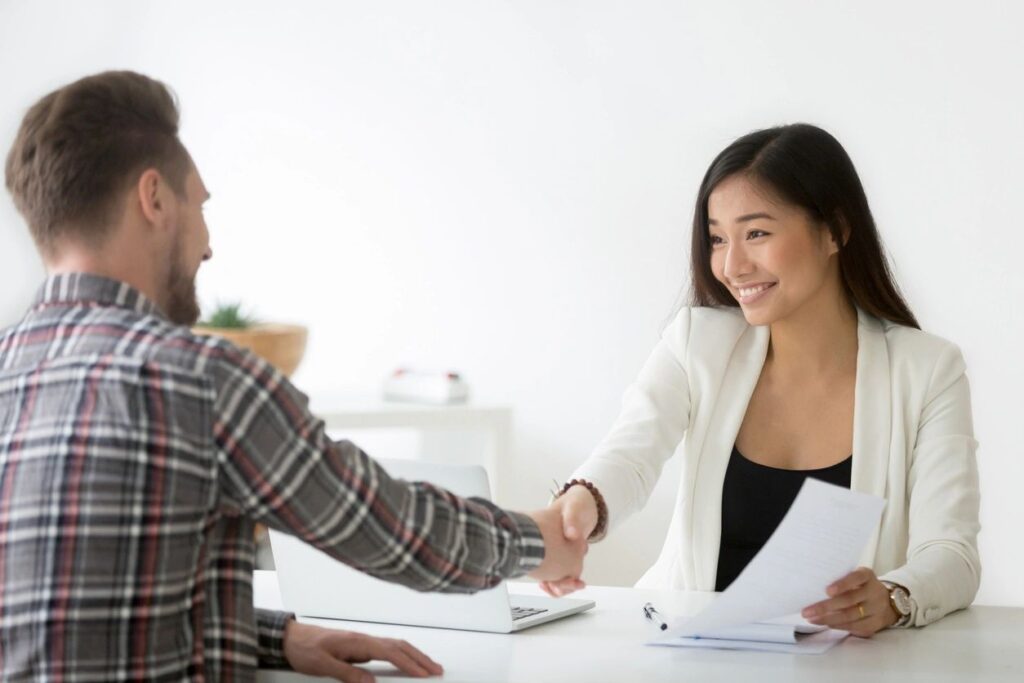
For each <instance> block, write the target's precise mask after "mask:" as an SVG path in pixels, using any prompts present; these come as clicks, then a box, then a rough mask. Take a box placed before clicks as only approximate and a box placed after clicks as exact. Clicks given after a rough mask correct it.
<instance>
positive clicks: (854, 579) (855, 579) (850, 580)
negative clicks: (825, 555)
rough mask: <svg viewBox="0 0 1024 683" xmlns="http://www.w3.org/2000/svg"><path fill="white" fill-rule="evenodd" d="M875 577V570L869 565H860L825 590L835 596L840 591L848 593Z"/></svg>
mask: <svg viewBox="0 0 1024 683" xmlns="http://www.w3.org/2000/svg"><path fill="white" fill-rule="evenodd" d="M874 578H875V573H874V572H873V571H871V570H870V569H868V568H867V567H859V568H857V569H854V570H853V571H852V572H850V573H849V574H847V575H846V576H844V577H843V578H841V579H839V580H838V581H836V582H835V583H833V584H832V585H831V586H829V587H828V588H826V589H825V592H826V593H828V595H829V596H830V597H835V596H837V595H839V594H840V593H846V592H848V591H852V590H854V589H856V588H858V587H859V586H863V585H864V584H866V583H868V582H869V581H871V580H872V579H874Z"/></svg>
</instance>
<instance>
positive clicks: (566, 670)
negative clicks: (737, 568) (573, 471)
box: [255, 572, 1024, 683]
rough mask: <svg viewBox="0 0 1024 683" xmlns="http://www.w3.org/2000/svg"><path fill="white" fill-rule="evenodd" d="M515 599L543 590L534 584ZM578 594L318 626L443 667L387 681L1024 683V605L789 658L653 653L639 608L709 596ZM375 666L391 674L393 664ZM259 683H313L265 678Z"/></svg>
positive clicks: (273, 587)
mask: <svg viewBox="0 0 1024 683" xmlns="http://www.w3.org/2000/svg"><path fill="white" fill-rule="evenodd" d="M510 587H511V590H512V591H513V592H520V593H531V594H536V593H538V589H537V587H536V586H535V585H533V584H522V583H513V584H510ZM255 591H256V604H257V605H259V606H262V607H271V608H280V594H279V593H278V591H277V579H276V575H275V574H274V573H273V572H257V576H256V586H255ZM581 596H582V597H586V598H590V599H592V600H594V601H596V602H597V607H595V608H594V609H593V610H591V611H589V612H585V613H583V614H580V615H576V616H573V617H568V618H566V619H561V620H559V621H556V622H553V623H550V624H543V625H541V626H537V627H534V628H531V629H529V630H527V631H523V632H522V633H516V634H511V635H498V634H489V633H471V632H464V631H446V630H440V629H429V628H416V627H411V626H387V625H382V624H364V623H358V622H347V621H330V620H322V619H314V620H309V621H310V623H316V624H320V625H322V626H328V627H334V628H343V629H346V630H354V631H362V632H364V633H370V634H373V635H379V636H387V637H392V638H404V639H405V640H408V641H409V642H411V643H412V644H413V645H415V646H417V647H419V648H420V649H421V650H423V651H424V652H426V653H427V654H428V655H430V656H431V657H432V658H433V659H435V660H436V661H438V662H440V663H441V664H442V665H443V666H444V667H445V675H444V677H443V678H441V679H412V678H398V677H390V676H388V677H387V678H386V679H385V680H388V681H397V680H402V681H414V680H415V681H422V680H443V681H458V682H460V683H488V682H491V681H494V682H499V681H500V682H509V683H534V682H537V681H587V682H588V683H589V682H597V683H603V682H605V681H627V682H633V681H637V682H648V681H650V682H651V683H657V682H659V681H666V682H668V681H672V683H679V682H680V681H699V682H704V681H726V682H729V683H732V682H733V681H746V680H751V681H759V682H771V681H787V682H788V681H809V682H811V681H813V683H837V682H838V681H864V682H868V681H871V682H872V683H874V682H875V681H893V683H906V682H907V681H950V682H952V681H956V682H958V683H959V682H962V681H972V682H973V681H1014V683H1020V682H1021V681H1024V609H1018V608H1009V607H972V608H971V609H969V610H966V611H963V612H958V613H955V614H952V615H950V616H948V617H946V618H945V619H942V620H941V621H939V622H938V623H935V624H932V625H931V626H928V627H927V628H924V629H915V630H910V631H884V632H882V633H880V634H878V635H876V636H875V637H874V638H872V639H870V640H862V639H859V638H852V637H851V638H847V639H846V640H845V641H843V642H842V643H840V644H839V645H837V646H836V647H835V648H833V649H832V650H831V651H829V652H828V653H826V654H824V655H782V654H768V653H756V652H727V651H722V650H684V649H677V648H661V647H646V646H644V645H643V643H644V642H645V641H646V640H648V639H649V638H650V637H651V636H652V635H653V634H654V627H653V626H651V625H650V624H649V623H648V622H646V621H645V620H644V618H643V616H642V615H641V613H640V607H641V605H643V603H644V602H646V601H648V600H650V601H652V602H653V603H654V604H655V605H656V606H657V607H658V608H659V610H661V611H662V612H673V613H686V612H692V611H696V610H697V609H699V608H700V607H701V605H702V604H704V603H705V602H706V601H707V599H708V594H702V593H682V592H676V593H674V592H670V591H649V590H640V589H635V588H608V587H597V586H591V587H589V588H587V589H586V590H585V591H583V592H582V593H581ZM370 670H371V671H373V672H374V673H375V674H378V675H382V674H383V675H385V676H386V675H387V673H388V672H392V673H394V671H395V670H394V669H393V668H391V667H390V666H389V665H381V664H377V665H374V666H371V667H370ZM257 680H258V681H259V682H260V683H299V682H300V681H313V680H323V679H313V678H310V677H307V676H299V675H297V674H294V673H289V672H271V671H261V672H260V675H259V677H258V679H257Z"/></svg>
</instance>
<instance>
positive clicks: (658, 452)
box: [572, 308, 690, 528]
mask: <svg viewBox="0 0 1024 683" xmlns="http://www.w3.org/2000/svg"><path fill="white" fill-rule="evenodd" d="M689 333H690V310H689V309H688V308H684V309H683V310H682V311H681V312H680V314H679V315H678V316H677V317H676V319H675V320H674V321H673V322H672V323H671V324H670V325H669V327H668V328H667V329H666V330H665V333H664V334H663V335H662V338H661V341H660V342H659V343H658V345H657V346H656V347H655V348H654V351H653V352H652V353H651V355H650V357H649V358H648V359H647V362H646V363H645V364H644V366H643V368H642V369H641V370H640V374H639V376H638V377H637V379H636V381H634V382H633V384H632V385H631V386H630V387H629V389H628V390H627V391H626V394H625V396H624V397H623V400H622V409H621V412H620V413H619V416H618V418H617V419H616V421H615V423H614V425H613V426H612V429H611V431H610V432H609V434H608V435H607V436H606V437H605V439H604V440H603V441H602V442H601V444H600V445H599V446H598V447H597V448H596V449H595V450H594V452H593V454H592V455H591V456H590V457H589V458H588V459H587V460H586V461H585V462H584V463H583V464H582V465H581V466H580V467H579V469H577V470H576V472H575V473H574V474H573V476H572V478H574V479H584V480H586V481H589V482H591V483H593V484H594V485H595V486H596V487H597V489H598V491H600V493H601V495H602V496H603V498H604V501H605V503H606V505H607V510H608V525H609V528H614V527H615V526H617V525H618V524H619V523H621V522H622V520H624V519H625V518H626V517H628V516H629V515H630V514H631V513H633V512H636V511H637V510H639V509H641V508H643V506H644V504H645V503H646V502H647V499H648V497H649V496H650V494H651V491H652V490H653V488H654V485H655V484H656V483H657V481H658V477H659V475H660V474H661V469H662V466H663V465H664V464H665V461H666V460H668V459H669V458H670V457H671V456H672V454H673V453H674V452H675V449H676V447H677V446H678V445H679V442H680V441H682V438H683V434H685V432H686V429H687V427H688V425H689V416H690V385H689V378H688V377H687V374H686V370H685V367H684V359H685V358H686V347H687V341H688V337H689Z"/></svg>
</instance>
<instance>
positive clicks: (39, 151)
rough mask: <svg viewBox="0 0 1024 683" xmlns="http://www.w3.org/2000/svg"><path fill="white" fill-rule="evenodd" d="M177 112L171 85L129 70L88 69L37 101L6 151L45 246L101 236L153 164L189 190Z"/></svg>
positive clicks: (180, 189) (12, 181)
mask: <svg viewBox="0 0 1024 683" xmlns="http://www.w3.org/2000/svg"><path fill="white" fill-rule="evenodd" d="M178 118H179V116H178V106H177V103H176V101H175V97H174V94H173V93H172V92H171V91H170V89H168V88H167V86H165V85H164V84H163V83H161V82H160V81H157V80H153V79H152V78H148V77H146V76H143V75H142V74H137V73H133V72H131V71H107V72H104V73H100V74H96V75H94V76H88V77H86V78H83V79H81V80H78V81H75V82H74V83H71V84H69V85H66V86H64V87H63V88H60V89H58V90H55V91H54V92H52V93H50V94H49V95H46V96H45V97H43V98H42V99H41V100H39V101H38V102H36V104H35V105H33V106H32V108H31V109H29V110H28V113H27V114H25V118H24V120H23V121H22V122H21V128H20V129H19V130H18V135H17V137H16V138H15V140H14V145H13V146H12V147H11V151H10V153H9V154H8V155H7V166H6V183H7V189H8V190H9V191H10V193H11V196H12V197H13V198H14V204H15V206H16V207H17V208H18V211H20V212H21V214H22V216H24V217H25V220H26V222H27V223H28V226H29V230H30V231H31V232H32V237H33V239H34V240H35V242H36V245H37V246H38V247H39V249H40V250H41V251H42V252H43V253H44V254H48V253H52V252H53V250H54V247H55V245H56V243H57V242H58V241H59V240H60V238H62V237H68V236H73V237H76V238H78V239H80V240H82V241H83V242H85V243H86V244H89V245H93V246H99V245H100V244H102V242H103V240H104V238H105V237H106V236H107V233H108V232H109V229H110V227H111V226H112V224H113V223H114V222H115V221H116V220H117V219H118V217H119V216H117V215H116V212H117V210H118V209H119V206H118V201H117V200H118V198H119V197H120V196H121V195H122V194H123V193H124V192H125V191H126V190H127V189H128V188H129V187H131V186H132V185H133V184H134V183H135V182H137V180H138V177H139V175H140V174H141V173H142V172H143V171H145V170H146V169H148V168H155V169H157V170H158V171H160V173H161V174H162V175H163V176H164V178H165V179H166V180H167V182H168V183H169V185H170V186H171V188H172V189H173V190H174V192H175V193H177V194H178V195H182V196H183V195H184V192H185V177H186V175H187V173H188V170H189V168H190V167H191V159H190V157H189V155H188V152H187V151H186V150H185V147H184V146H183V145H182V144H181V141H180V140H179V139H178Z"/></svg>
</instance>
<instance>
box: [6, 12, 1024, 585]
mask: <svg viewBox="0 0 1024 683" xmlns="http://www.w3.org/2000/svg"><path fill="white" fill-rule="evenodd" d="M1022 7H1024V6H1022V5H1021V4H1020V3H1015V2H1011V1H1009V0H1007V1H1005V2H995V1H981V2H974V3H963V2H893V1H892V0H884V1H876V0H871V1H868V2H865V1H863V0H861V1H859V2H828V3H822V2H817V1H812V0H775V1H774V2H755V1H753V0H752V1H750V2H722V1H721V0H706V1H704V0H702V1H699V2H669V1H662V2H659V1H654V0H651V1H638V0H631V1H629V2H625V1H623V2H610V1H594V0H591V1H589V2H582V1H580V2H560V1H553V0H547V1H540V0H538V1H529V2H496V1H491V0H486V1H483V0H466V1H464V2H421V1H416V0H407V1H400V2H398V1H396V2H386V1H380V2H372V3H367V2H358V3H357V2H332V3H328V2H316V3H314V2H287V3H286V2H253V1H252V0H249V1H248V2H195V1H192V2H181V1H179V2H174V3H168V2H160V3H149V2H140V1H139V0H132V1H129V2H89V3H80V2H52V1H40V0H32V1H31V2H30V1H29V0H0V85H2V87H0V143H2V148H3V153H4V155H6V150H7V149H8V147H9V145H10V141H11V140H12V139H13V136H14V132H15V130H16V127H17V125H18V123H19V121H20V118H21V116H22V115H23V113H24V111H25V109H26V108H27V107H28V106H29V105H30V104H31V103H32V102H34V101H35V100H36V99H37V98H38V97H40V96H42V95H43V94H45V93H46V92H48V91H49V90H51V89H53V88H55V87H57V86H60V85H62V84H64V83H66V82H68V81H70V80H72V79H75V78H77V77H80V76H82V75H86V74H89V73H92V72H95V71H99V70H103V69H109V68H130V69H135V70H140V71H143V72H145V73H147V74H149V75H152V76H154V77H157V78H160V79H162V80H165V81H166V82H167V83H169V84H171V85H172V86H173V88H174V89H175V90H176V91H177V93H178V95H179V97H180V100H181V103H182V108H183V126H182V136H183V139H184V141H185V143H186V145H187V146H188V147H189V148H190V150H191V151H192V152H193V155H194V156H195V158H196V160H197V162H198V164H199V167H200V170H201V172H202V173H203V175H204V177H205V180H206V183H207V185H208V186H209V188H210V189H211V191H212V192H213V196H214V198H213V200H212V201H211V203H210V205H209V208H208V210H207V219H208V222H209V224H210V225H211V228H212V233H213V248H214V251H215V257H214V260H213V261H212V262H210V263H209V264H207V265H206V266H205V267H204V269H203V272H202V275H201V277H200V294H201V297H202V299H203V301H204V303H206V304H210V303H213V302H214V301H215V300H230V299H234V298H242V299H243V300H244V301H245V302H247V303H249V304H250V305H251V306H252V307H254V308H255V309H256V312H257V313H259V314H260V315H261V316H262V317H264V318H273V319H281V320H293V321H298V322H302V323H305V324H308V325H309V326H310V327H311V330H312V337H311V341H310V347H309V350H308V355H307V357H306V360H305V361H304V365H303V366H302V368H301V369H300V371H299V373H298V375H297V376H296V381H297V383H298V384H299V385H300V386H301V387H303V388H304V389H306V390H320V389H328V388H329V389H331V390H333V391H367V392H368V391H373V390H375V389H376V387H377V386H378V384H379V381H380V379H381V378H382V377H383V376H385V375H386V374H387V373H388V372H389V371H390V370H391V369H392V368H394V367H395V366H397V365H399V364H411V365H419V366H426V367H438V368H456V369H458V370H460V371H461V372H462V373H464V375H465V376H466V377H467V378H468V380H469V381H470V382H471V384H472V387H473V390H474V392H475V396H476V397H477V399H479V400H483V401H487V402H497V403H505V404H509V405H511V406H512V407H513V408H514V409H515V430H514V439H515V441H514V446H513V455H514V463H513V467H514V469H515V471H516V473H517V475H516V478H515V480H514V486H512V487H510V488H507V489H505V493H504V496H503V497H504V500H503V501H502V502H504V503H506V504H512V505H515V506H518V507H536V506H541V505H543V504H544V503H545V502H546V498H547V493H546V491H547V488H548V487H549V485H550V481H551V479H552V478H562V477H564V476H565V475H567V474H568V473H569V472H570V471H571V470H572V468H573V467H574V466H575V465H576V464H577V463H579V462H580V461H581V460H582V459H583V458H585V457H586V455H587V454H588V452H589V451H590V449H591V448H593V446H594V445H595V444H596V443H597V442H598V441H599V440H600V439H601V437H602V436H603V435H604V433H605V431H606V430H607V429H608V427H609V426H610V424H611V422H612V420H613V419H614V417H615V415H616V412H617V408H618V403H619V398H620V396H621V393H622V390H623V389H624V388H625V386H626V385H627V384H628V383H629V382H630V380H631V379H632V378H633V376H634V375H635V373H636V371H637V370H638V369H639V367H640V365H641V363H642V362H643V359H644V358H645V357H646V355H647V353H648V352H649V350H650V349H651V348H652V346H653V345H654V343H655V341H656V340H657V337H658V334H659V332H660V330H661V327H662V325H663V324H664V322H665V321H666V320H667V318H668V317H669V315H670V314H671V312H672V309H673V304H674V302H675V301H676V298H677V295H678V294H679V292H680V290H681V288H682V287H683V286H684V284H685V281H686V276H687V263H688V260H687V259H688V255H687V244H688V239H689V227H688V223H689V220H690V216H691V212H692V201H693V197H694V195H695V193H696V189H697V185H698V183H699V180H700V178H701V176H702V175H703V173H704V171H705V169H706V167H707V165H708V163H709V162H710V161H711V159H712V157H713V156H714V155H715V154H716V153H717V152H718V151H719V150H720V149H721V148H722V147H724V146H725V145H726V144H728V142H730V141H731V140H732V139H734V138H735V137H737V136H739V135H741V134H743V133H745V132H748V131H749V130H752V129H755V128H761V127H765V126H769V125H774V124H779V123H788V122H794V121H809V122H812V123H816V124H818V125H821V126H823V127H825V128H827V129H829V130H830V131H832V132H833V133H834V134H835V135H836V136H837V137H838V138H839V139H840V141H842V142H843V144H844V145H845V146H846V147H847V149H848V150H849V152H850V154H851V156H852V157H853V159H854V162H855V163H856V164H857V167H858V169H859V171H860V174H861V177H862V178H863V180H864V183H865V185H866V187H867V191H868V195H869V198H870V200H871V203H872V207H873V209H874V212H875V216H876V218H877V220H878V223H879V226H880V229H881V231H882V234H883V237H884V239H885V240H886V243H887V246H888V248H889V250H890V252H891V254H892V256H893V260H894V262H895V265H896V272H897V275H898V278H899V281H900V283H901V284H902V286H903V287H904V289H905V291H906V293H907V294H908V297H909V300H910V303H911V305H912V308H913V310H914V311H915V313H916V314H917V315H918V317H919V319H920V320H921V322H922V324H923V326H924V327H925V329H927V330H929V331H932V332H935V333H937V334H939V335H942V336H944V337H947V338H949V339H952V340H954V341H956V342H957V343H958V344H960V345H961V347H962V348H963V351H964V354H965V356H966V359H967V363H968V368H969V374H970V376H971V380H972V386H973V391H974V409H975V417H976V430H977V434H978V439H979V440H980V442H981V450H980V453H979V459H980V467H981V474H982V487H983V488H982V492H983V504H982V523H983V525H984V529H983V534H982V537H981V546H982V557H983V562H984V568H985V569H984V578H983V581H982V588H981V593H980V595H979V601H980V602H985V603H1003V604H1016V605H1024V581H1021V578H1020V577H1021V576H1022V574H1024V571H1022V570H1024V542H1022V541H1021V538H1022V535H1021V525H1022V523H1024V495H1022V487H1024V464H1022V458H1021V454H1022V447H1021V444H1022V442H1024V437H1022V435H1021V433H1020V426H1021V424H1022V420H1021V419H1020V412H1021V409H1022V401H1021V398H1020V387H1021V385H1022V381H1024V364H1022V362H1021V360H1020V357H1019V351H1020V349H1021V345H1022V342H1024V321H1022V318H1021V315H1020V313H1019V310H1020V300H1021V299H1022V297H1024V276H1022V274H1021V272H1020V268H1021V263H1022V259H1021V255H1022V250H1024V238H1022V237H1021V231H1020V229H1019V227H1018V225H1019V224H1020V215H1021V207H1020V205H1019V202H1018V201H1017V199H1018V196H1019V195H1020V188H1021V187H1024V170H1022V162H1024V133H1022V123H1024V119H1022V116H1021V106H1022V104H1024V98H1022V93H1021V85H1020V82H1021V79H1022V74H1024V51H1022V49H1021V48H1019V47H1016V46H1015V43H1017V42H1019V36H1018V33H1019V29H1020V26H1021V25H1024V9H1022ZM0 245H2V246H0V289H2V291H3V292H4V294H3V296H2V298H0V324H8V323H10V322H13V321H14V320H15V319H16V318H17V317H18V316H19V315H20V313H21V312H22V310H23V308H24V306H25V305H26V303H27V301H28V299H29V297H30V296H31V293H32V291H33V290H34V288H35V286H36V285H37V284H38V282H39V280H40V278H41V274H42V271H41V268H40V266H39V263H38V260H37V259H36V257H35V255H34V251H33V249H32V246H31V243H30V241H29V239H28V238H27V236H26V230H25V229H24V226H23V224H22V222H21V220H20V218H19V217H18V216H17V215H16V213H15V211H14V209H13V206H12V205H11V202H10V200H9V197H8V196H7V195H6V194H4V196H3V198H2V200H0ZM382 455H386V454H382ZM677 472H678V463H674V464H673V465H671V466H670V467H669V469H668V470H667V471H666V476H663V477H662V480H661V483H660V485H659V487H658V489H657V492H656V494H655V496H654V498H653V499H652V503H651V505H650V506H649V507H648V509H647V510H646V511H645V512H644V513H643V514H642V515H640V516H639V517H637V518H635V519H633V520H632V521H631V522H630V523H629V524H628V526H627V528H626V529H624V530H623V531H622V532H621V533H619V534H618V535H617V536H615V537H613V538H611V539H609V540H608V541H606V542H605V543H602V544H600V545H598V546H596V547H595V548H594V550H593V551H592V552H591V554H590V556H589V557H588V560H589V562H590V564H589V566H588V570H587V574H586V575H585V578H587V579H589V580H590V581H592V582H596V583H620V584H626V583H630V582H632V581H634V580H635V579H636V578H637V577H638V576H639V574H640V573H641V571H642V570H643V569H644V568H645V567H646V566H648V565H649V564H650V562H651V561H652V560H653V558H654V557H655V555H656V553H657V549H658V547H659V546H660V542H661V540H662V537H663V535H664V532H665V527H666V524H667V521H668V517H669V513H670V502H671V496H672V492H673V489H674V485H675V475H676V473H677Z"/></svg>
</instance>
